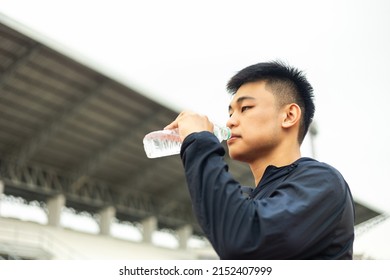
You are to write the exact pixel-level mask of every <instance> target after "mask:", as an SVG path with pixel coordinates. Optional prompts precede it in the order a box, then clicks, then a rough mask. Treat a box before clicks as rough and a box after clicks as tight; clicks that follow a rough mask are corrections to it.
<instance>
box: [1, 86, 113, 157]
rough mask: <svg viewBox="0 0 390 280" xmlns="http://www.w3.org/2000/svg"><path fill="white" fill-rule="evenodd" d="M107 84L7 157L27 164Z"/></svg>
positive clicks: (71, 106)
mask: <svg viewBox="0 0 390 280" xmlns="http://www.w3.org/2000/svg"><path fill="white" fill-rule="evenodd" d="M105 86H106V83H105V82H102V83H99V84H98V85H97V86H95V87H94V88H92V89H91V90H90V91H88V92H87V93H86V94H85V95H84V96H83V97H82V98H81V99H80V100H79V101H78V102H77V104H71V105H70V106H68V107H67V108H65V109H64V110H63V111H62V112H61V114H60V115H59V116H57V117H56V118H54V119H52V120H51V121H50V122H49V123H48V124H47V125H45V126H44V127H43V128H42V129H41V130H40V131H38V132H37V133H36V134H35V135H34V136H33V137H31V139H28V140H27V141H26V142H25V143H24V144H23V145H21V146H20V147H19V148H18V150H17V151H11V152H10V153H9V154H8V155H7V156H8V157H15V158H16V160H17V161H18V162H19V164H25V163H26V162H27V161H28V160H29V159H30V158H31V157H32V156H33V155H34V154H35V152H36V151H37V150H38V149H39V148H40V147H42V146H43V145H45V144H46V143H47V141H48V140H49V139H50V137H51V136H52V135H53V134H55V133H56V132H58V131H59V129H60V128H62V127H63V125H64V124H65V123H66V122H67V121H68V120H69V119H71V118H73V117H74V116H75V115H77V114H78V113H79V112H80V110H81V109H82V108H83V107H84V106H85V105H86V104H88V103H89V102H90V101H91V100H92V99H94V98H97V97H98V96H99V95H100V94H101V93H102V91H103V90H102V89H103V87H105Z"/></svg>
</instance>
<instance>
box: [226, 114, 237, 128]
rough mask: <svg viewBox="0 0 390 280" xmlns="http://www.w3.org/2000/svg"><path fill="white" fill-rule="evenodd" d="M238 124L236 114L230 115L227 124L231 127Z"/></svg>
mask: <svg viewBox="0 0 390 280" xmlns="http://www.w3.org/2000/svg"><path fill="white" fill-rule="evenodd" d="M237 125H238V120H237V118H236V117H234V114H232V115H231V116H230V117H229V119H228V120H227V122H226V126H227V127H228V128H230V129H231V128H232V127H234V126H237Z"/></svg>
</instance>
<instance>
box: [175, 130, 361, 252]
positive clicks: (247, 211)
mask: <svg viewBox="0 0 390 280" xmlns="http://www.w3.org/2000/svg"><path fill="white" fill-rule="evenodd" d="M224 154H225V150H224V148H223V147H222V145H221V144H220V143H219V141H218V139H217V138H216V137H215V136H214V135H213V134H212V133H209V132H200V133H193V134H191V135H189V136H188V137H187V138H186V139H185V140H184V142H183V144H182V148H181V157H182V161H183V165H184V169H185V174H186V179H187V184H188V188H189V192H190V195H191V199H192V204H193V208H194V211H195V214H196V217H197V219H198V222H199V224H200V226H201V227H202V229H203V231H204V233H205V235H206V236H207V238H208V239H209V241H210V242H211V244H212V246H213V247H214V249H215V251H216V252H217V254H218V255H219V257H220V258H221V259H352V246H353V240H354V206H353V200H352V196H351V193H350V190H349V187H348V184H347V183H346V182H345V180H344V179H343V177H342V176H341V174H340V173H339V172H338V171H337V170H336V169H334V168H333V167H331V166H329V165H327V164H325V163H320V162H318V161H316V160H314V159H310V158H301V159H299V160H297V161H296V162H294V163H292V164H291V165H288V166H284V167H275V166H268V167H267V169H266V171H265V173H264V175H263V178H262V179H261V181H260V183H259V185H258V186H257V187H256V188H255V189H254V190H253V191H251V192H250V193H249V196H248V195H245V192H246V189H247V188H245V187H242V186H241V185H240V184H239V183H238V182H237V181H236V180H235V179H234V178H233V177H232V175H231V174H230V173H229V172H228V166H227V164H226V163H225V162H224V159H223V156H224Z"/></svg>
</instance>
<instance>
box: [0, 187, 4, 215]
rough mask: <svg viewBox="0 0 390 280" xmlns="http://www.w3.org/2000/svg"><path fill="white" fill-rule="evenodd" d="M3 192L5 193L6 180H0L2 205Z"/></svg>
mask: <svg viewBox="0 0 390 280" xmlns="http://www.w3.org/2000/svg"><path fill="white" fill-rule="evenodd" d="M3 193H4V182H3V181H1V180H0V206H1V199H2V198H3ZM0 216H1V213H0Z"/></svg>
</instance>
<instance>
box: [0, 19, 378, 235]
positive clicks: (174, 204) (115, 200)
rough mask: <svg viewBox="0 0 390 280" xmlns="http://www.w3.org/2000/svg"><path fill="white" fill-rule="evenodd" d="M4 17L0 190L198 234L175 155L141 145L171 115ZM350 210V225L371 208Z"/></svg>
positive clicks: (240, 174)
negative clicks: (150, 153) (151, 154)
mask: <svg viewBox="0 0 390 280" xmlns="http://www.w3.org/2000/svg"><path fill="white" fill-rule="evenodd" d="M9 22H10V21H9V20H4V17H0V164H1V166H0V167H1V170H0V180H2V181H3V182H4V185H5V191H4V192H5V194H8V195H14V196H20V197H22V198H24V199H25V200H26V201H35V200H36V201H40V202H46V201H47V199H49V198H50V197H53V196H55V195H57V194H63V195H64V196H65V197H66V206H67V207H70V208H73V209H75V210H76V211H80V212H82V211H86V212H89V213H92V214H93V213H96V212H98V211H99V210H101V209H103V208H105V207H108V206H113V207H115V209H116V217H117V218H118V219H119V220H122V221H130V222H137V221H141V220H143V219H145V218H148V217H150V216H154V217H156V218H157V220H158V225H159V227H160V228H169V229H176V228H178V227H181V226H184V225H188V224H190V225H192V227H193V229H194V233H195V234H200V235H201V234H202V233H201V230H200V228H199V226H198V223H197V222H196V220H195V218H194V216H193V213H192V206H191V201H190V198H189V194H188V191H187V188H186V184H185V178H184V174H183V167H182V164H181V161H180V159H179V156H171V157H165V158H158V159H148V158H147V157H146V155H145V152H144V150H143V144H142V138H143V136H144V135H145V134H146V133H148V132H150V131H153V130H157V129H161V128H162V127H164V126H165V125H166V124H167V123H169V122H170V121H171V120H172V119H173V118H175V117H176V115H177V112H175V111H173V110H171V109H169V108H167V107H165V106H163V105H161V104H159V103H158V102H156V101H154V100H151V99H149V98H147V97H146V96H145V95H144V94H142V93H141V92H138V91H136V90H134V89H132V88H131V87H129V86H127V85H125V84H124V83H122V82H120V81H118V80H117V79H115V78H112V77H109V76H108V75H105V74H102V72H101V71H99V69H94V67H92V66H90V65H86V64H85V63H81V62H80V61H78V60H77V59H75V58H72V57H71V56H70V55H66V54H64V53H63V52H61V51H60V50H58V49H56V48H55V47H52V46H50V44H47V43H46V42H47V41H46V40H40V39H39V36H38V35H37V36H35V35H34V36H32V35H31V34H32V33H31V32H27V33H29V34H28V35H27V34H26V32H23V30H25V29H23V28H19V25H18V23H13V24H9ZM11 26H12V27H11ZM21 30H22V31H21ZM226 160H227V161H228V163H229V166H230V170H231V172H232V173H233V175H234V176H235V177H236V178H237V180H239V181H240V182H242V183H243V184H248V185H251V184H252V180H253V179H252V175H251V173H250V171H249V169H248V168H247V167H246V166H245V165H242V164H240V163H237V162H233V161H230V159H229V158H226ZM356 209H357V221H356V223H360V222H362V221H365V220H368V219H369V218H371V217H374V216H376V215H378V214H379V213H377V212H375V211H373V210H371V209H369V208H367V207H365V206H363V205H361V204H359V203H356Z"/></svg>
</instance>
